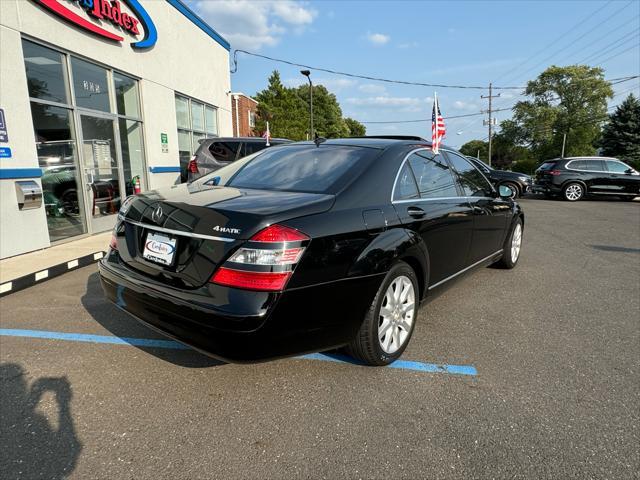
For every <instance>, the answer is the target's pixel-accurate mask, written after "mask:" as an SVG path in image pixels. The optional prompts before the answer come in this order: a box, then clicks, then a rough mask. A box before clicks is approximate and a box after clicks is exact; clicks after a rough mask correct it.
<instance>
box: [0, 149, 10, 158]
mask: <svg viewBox="0 0 640 480" xmlns="http://www.w3.org/2000/svg"><path fill="white" fill-rule="evenodd" d="M0 158H11V149H10V148H9V147H0Z"/></svg>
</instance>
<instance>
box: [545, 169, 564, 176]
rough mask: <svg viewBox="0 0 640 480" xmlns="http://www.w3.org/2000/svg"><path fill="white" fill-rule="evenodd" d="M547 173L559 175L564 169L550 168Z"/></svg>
mask: <svg viewBox="0 0 640 480" xmlns="http://www.w3.org/2000/svg"><path fill="white" fill-rule="evenodd" d="M547 173H548V174H549V175H553V176H558V175H560V174H562V171H561V170H549V171H548V172H547Z"/></svg>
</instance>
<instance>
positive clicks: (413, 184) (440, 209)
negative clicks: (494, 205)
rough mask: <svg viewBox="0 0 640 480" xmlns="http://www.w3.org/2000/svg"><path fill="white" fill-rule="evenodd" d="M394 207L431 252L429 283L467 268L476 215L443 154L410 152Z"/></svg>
mask: <svg viewBox="0 0 640 480" xmlns="http://www.w3.org/2000/svg"><path fill="white" fill-rule="evenodd" d="M393 206H394V208H395V209H396V212H397V213H398V216H399V217H400V221H401V222H402V224H403V225H405V226H406V227H408V228H410V229H412V230H414V231H415V232H416V233H418V234H419V235H420V236H421V237H422V239H423V241H424V243H425V245H426V246H427V250H428V252H429V269H430V270H429V284H430V285H434V284H436V283H438V282H440V281H442V280H445V279H446V278H448V277H450V276H452V275H454V274H456V273H457V272H459V271H460V270H462V269H464V267H465V262H466V259H467V256H468V252H469V248H470V246H471V238H472V235H473V212H472V210H471V207H470V206H469V203H468V202H467V201H466V199H465V198H464V197H462V196H461V195H460V193H459V190H458V188H457V186H456V180H455V175H454V172H453V171H452V170H451V167H450V165H449V164H448V163H447V161H446V160H445V158H444V157H443V156H442V155H434V154H433V152H431V150H428V149H420V150H416V151H414V152H412V153H410V154H409V155H408V156H407V157H406V158H405V160H404V162H403V164H402V166H401V168H400V171H399V173H398V176H397V179H396V183H395V186H394V190H393Z"/></svg>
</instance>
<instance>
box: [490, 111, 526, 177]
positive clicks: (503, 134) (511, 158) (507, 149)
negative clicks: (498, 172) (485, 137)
mask: <svg viewBox="0 0 640 480" xmlns="http://www.w3.org/2000/svg"><path fill="white" fill-rule="evenodd" d="M532 157H533V155H532V153H531V150H530V149H529V148H527V147H525V146H524V145H522V142H521V139H520V136H519V133H518V128H517V125H516V124H515V122H514V121H513V120H504V121H502V122H500V132H499V133H497V134H496V135H495V136H494V137H493V142H492V151H491V164H492V166H493V167H494V168H498V169H502V170H507V169H513V168H514V166H513V165H514V163H516V162H522V161H524V160H530V159H532Z"/></svg>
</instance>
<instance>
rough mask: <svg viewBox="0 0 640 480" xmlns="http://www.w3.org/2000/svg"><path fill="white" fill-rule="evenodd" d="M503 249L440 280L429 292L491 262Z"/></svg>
mask: <svg viewBox="0 0 640 480" xmlns="http://www.w3.org/2000/svg"><path fill="white" fill-rule="evenodd" d="M502 251H503V250H502V248H501V249H500V250H498V251H497V252H494V253H492V254H491V255H489V256H487V257H484V258H483V259H481V260H478V261H477V262H476V263H474V264H471V265H469V266H468V267H465V268H463V269H462V270H460V271H459V272H456V273H454V274H453V275H449V276H448V277H447V278H445V279H444V280H440V281H439V282H437V283H434V284H433V285H431V286H430V287H429V288H428V289H427V290H431V289H432V288H436V287H438V286H440V285H442V284H443V283H445V282H448V281H449V280H453V279H454V278H455V277H457V276H458V275H461V274H463V273H464V272H466V271H467V270H470V269H472V268H473V267H475V266H477V265H480V264H481V263H482V262H486V261H487V260H489V259H490V258H491V257H495V256H496V255H498V254H500V253H502Z"/></svg>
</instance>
